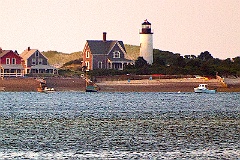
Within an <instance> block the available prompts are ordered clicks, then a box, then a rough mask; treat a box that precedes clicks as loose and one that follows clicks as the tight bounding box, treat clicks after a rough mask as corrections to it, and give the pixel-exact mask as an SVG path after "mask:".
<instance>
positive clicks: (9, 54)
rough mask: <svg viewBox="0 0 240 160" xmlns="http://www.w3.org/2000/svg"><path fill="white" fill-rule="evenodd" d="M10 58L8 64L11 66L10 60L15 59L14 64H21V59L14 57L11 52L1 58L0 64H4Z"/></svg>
mask: <svg viewBox="0 0 240 160" xmlns="http://www.w3.org/2000/svg"><path fill="white" fill-rule="evenodd" d="M7 58H10V64H12V59H13V58H15V59H16V63H15V64H21V57H20V56H18V55H16V53H14V52H13V51H10V52H8V53H7V54H6V55H4V56H2V57H1V60H0V64H6V63H7V62H6V59H7Z"/></svg>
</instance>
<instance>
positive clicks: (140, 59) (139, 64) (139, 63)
mask: <svg viewBox="0 0 240 160" xmlns="http://www.w3.org/2000/svg"><path fill="white" fill-rule="evenodd" d="M144 66H148V63H147V61H146V60H145V59H143V57H138V59H137V60H136V61H135V67H136V68H143V67H144Z"/></svg>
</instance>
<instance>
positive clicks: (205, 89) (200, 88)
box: [194, 84, 216, 93]
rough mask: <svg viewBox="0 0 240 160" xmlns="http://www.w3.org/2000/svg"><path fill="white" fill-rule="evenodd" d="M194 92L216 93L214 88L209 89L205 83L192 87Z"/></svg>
mask: <svg viewBox="0 0 240 160" xmlns="http://www.w3.org/2000/svg"><path fill="white" fill-rule="evenodd" d="M194 92H195V93H216V90H210V89H208V87H207V84H199V86H198V87H196V88H194Z"/></svg>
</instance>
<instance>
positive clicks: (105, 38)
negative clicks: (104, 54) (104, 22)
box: [103, 32, 107, 42]
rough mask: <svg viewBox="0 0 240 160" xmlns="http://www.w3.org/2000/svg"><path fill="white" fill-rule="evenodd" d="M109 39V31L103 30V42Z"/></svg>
mask: <svg viewBox="0 0 240 160" xmlns="http://www.w3.org/2000/svg"><path fill="white" fill-rule="evenodd" d="M106 40H107V32H103V42H106Z"/></svg>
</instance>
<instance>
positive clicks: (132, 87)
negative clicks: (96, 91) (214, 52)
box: [0, 77, 240, 92]
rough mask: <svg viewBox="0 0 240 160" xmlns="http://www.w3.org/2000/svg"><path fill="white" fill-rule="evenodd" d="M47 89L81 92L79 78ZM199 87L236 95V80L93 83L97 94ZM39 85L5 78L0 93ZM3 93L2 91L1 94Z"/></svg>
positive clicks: (55, 80) (50, 82) (54, 80)
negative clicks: (97, 87)
mask: <svg viewBox="0 0 240 160" xmlns="http://www.w3.org/2000/svg"><path fill="white" fill-rule="evenodd" d="M45 80H46V83H47V86H48V87H50V88H54V89H55V90H56V91H81V92H85V86H86V85H85V80H84V79H83V78H63V77H61V78H60V77H51V78H45ZM200 83H206V84H208V86H209V88H210V89H217V92H240V78H236V79H230V78H225V83H226V84H227V87H226V86H224V85H223V84H222V82H220V81H219V80H217V79H209V80H205V79H196V78H179V79H153V80H149V79H142V80H130V81H128V80H117V81H101V82H96V84H97V85H98V86H99V87H100V92H193V88H194V87H197V86H198V85H199V84H200ZM37 87H39V81H37V79H36V78H6V79H1V80H0V91H5V92H37ZM3 89H4V90H3Z"/></svg>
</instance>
